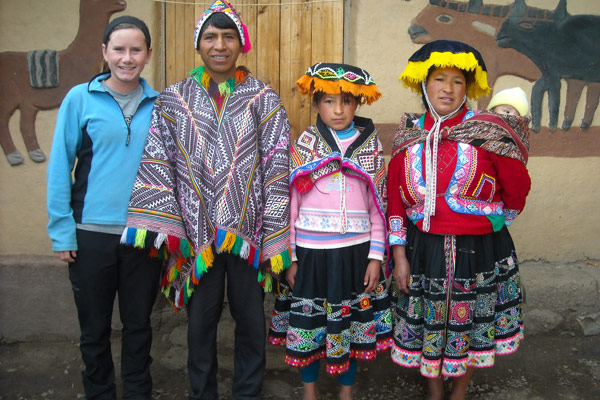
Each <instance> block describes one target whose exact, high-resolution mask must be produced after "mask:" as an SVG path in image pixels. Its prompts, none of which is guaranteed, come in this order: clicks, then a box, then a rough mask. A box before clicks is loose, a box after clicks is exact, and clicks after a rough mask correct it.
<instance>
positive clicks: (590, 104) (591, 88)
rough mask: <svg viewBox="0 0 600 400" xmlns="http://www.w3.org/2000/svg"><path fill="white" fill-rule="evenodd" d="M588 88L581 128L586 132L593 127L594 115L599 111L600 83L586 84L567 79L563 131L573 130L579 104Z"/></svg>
mask: <svg viewBox="0 0 600 400" xmlns="http://www.w3.org/2000/svg"><path fill="white" fill-rule="evenodd" d="M586 86H587V92H586V96H585V109H584V112H583V119H582V120H581V124H580V125H579V127H580V128H581V129H582V130H586V129H588V128H589V127H590V126H592V122H593V120H594V114H595V113H596V110H597V109H598V102H599V100H600V82H585V81H579V80H575V79H567V99H566V101H565V103H566V105H565V111H564V119H563V123H562V126H561V129H562V130H563V131H566V130H569V128H571V125H572V124H573V119H574V118H575V111H576V110H577V103H578V102H579V98H580V97H581V92H582V91H583V88H584V87H586Z"/></svg>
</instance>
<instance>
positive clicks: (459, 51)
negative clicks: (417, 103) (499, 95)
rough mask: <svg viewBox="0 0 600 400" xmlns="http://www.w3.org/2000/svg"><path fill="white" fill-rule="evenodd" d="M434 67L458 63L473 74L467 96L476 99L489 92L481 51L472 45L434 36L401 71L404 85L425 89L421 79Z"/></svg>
mask: <svg viewBox="0 0 600 400" xmlns="http://www.w3.org/2000/svg"><path fill="white" fill-rule="evenodd" d="M431 67H441V68H447V67H456V68H458V69H461V70H463V71H466V72H469V73H472V74H473V78H474V81H473V82H471V83H470V84H469V86H468V87H467V96H468V97H469V98H471V99H473V100H477V99H478V98H479V97H481V96H483V95H485V96H487V94H488V93H489V92H490V87H489V86H488V83H487V69H486V68H485V63H484V61H483V58H482V57H481V54H479V52H478V51H477V50H475V49H474V48H473V47H471V46H469V45H468V44H465V43H462V42H455V41H452V40H435V41H433V42H429V43H427V44H425V45H423V47H421V48H420V49H419V50H417V51H416V52H415V53H414V54H413V55H412V56H410V58H409V59H408V65H407V66H406V68H405V69H404V72H402V74H401V75H400V78H399V79H400V81H402V83H403V84H404V86H405V87H407V88H410V89H411V90H412V91H414V92H416V93H422V89H421V82H423V81H424V80H425V79H427V74H428V73H429V69H430V68H431Z"/></svg>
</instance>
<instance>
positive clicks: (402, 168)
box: [388, 109, 531, 245]
mask: <svg viewBox="0 0 600 400" xmlns="http://www.w3.org/2000/svg"><path fill="white" fill-rule="evenodd" d="M472 115H473V113H472V112H471V111H467V110H466V109H464V110H463V111H462V112H460V113H459V114H458V115H456V116H455V117H453V118H451V119H449V120H447V121H445V123H444V124H443V125H442V129H444V128H446V127H452V126H454V125H457V124H459V123H461V122H462V121H463V120H465V119H466V118H468V117H470V116H472ZM403 120H404V119H403ZM407 122H408V123H410V122H409V121H407ZM411 122H412V123H413V124H414V125H415V128H420V129H423V128H424V129H425V130H429V129H430V128H431V127H432V126H433V119H432V118H431V117H430V115H429V114H428V113H427V114H426V115H425V116H424V117H423V116H422V117H421V118H420V119H419V120H416V121H411ZM404 128H406V127H404V126H400V128H399V129H404ZM442 137H443V136H442ZM426 146H427V145H426V144H425V143H424V142H422V141H421V142H419V143H415V144H412V145H410V146H408V147H407V148H406V149H404V150H401V151H399V152H397V153H396V152H395V153H396V154H395V155H394V157H393V158H392V160H391V161H390V164H389V169H388V226H389V236H388V238H389V244H390V245H404V244H406V226H407V224H408V220H410V221H412V222H411V223H415V224H416V225H417V227H418V228H419V229H421V230H422V224H423V217H424V214H423V204H424V201H425V182H426V179H427V176H425V147H426ZM530 187H531V180H530V178H529V174H528V172H527V169H526V167H525V165H524V164H523V162H522V161H520V160H518V159H515V158H510V157H505V156H500V155H497V154H495V153H492V152H489V151H486V150H483V149H482V148H480V147H477V146H475V145H473V144H467V143H461V142H456V141H452V140H448V139H442V140H441V142H440V144H439V148H438V164H437V185H436V193H437V196H436V211H435V215H434V216H432V217H431V226H430V229H429V232H430V233H433V234H446V235H482V234H487V233H491V232H493V231H498V230H500V229H501V228H502V226H503V225H504V224H507V225H508V224H509V223H510V222H511V221H512V220H513V219H514V218H515V217H516V216H517V215H518V214H519V213H520V212H521V210H522V209H523V207H524V206H525V198H526V197H527V194H528V193H529V189H530Z"/></svg>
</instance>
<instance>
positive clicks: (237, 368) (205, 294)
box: [187, 253, 266, 400]
mask: <svg viewBox="0 0 600 400" xmlns="http://www.w3.org/2000/svg"><path fill="white" fill-rule="evenodd" d="M226 275H227V298H228V300H229V309H230V311H231V315H232V316H233V319H234V321H235V343H234V372H233V388H232V395H233V398H234V399H237V400H239V399H259V398H260V392H261V389H262V379H263V374H264V371H265V362H266V361H265V340H266V327H265V314H264V307H263V300H264V292H263V289H262V287H261V286H260V284H259V283H258V282H257V280H256V279H257V275H258V273H257V271H256V270H255V269H254V268H252V267H251V266H249V265H248V261H246V260H243V259H241V258H239V257H238V256H235V255H232V254H228V253H223V254H219V255H217V256H216V257H215V261H214V264H213V267H212V268H211V269H209V272H208V273H207V274H206V275H204V277H202V279H200V284H199V285H198V287H197V288H196V289H195V290H194V293H193V294H192V297H191V298H190V300H189V303H188V307H187V311H188V352H189V353H188V372H189V375H190V383H191V386H192V394H191V396H190V397H189V399H190V400H198V399H203V400H204V399H210V400H216V399H217V398H218V395H217V370H218V362H217V325H218V323H219V319H220V318H221V310H222V309H223V299H224V291H225V280H226V279H225V276H226Z"/></svg>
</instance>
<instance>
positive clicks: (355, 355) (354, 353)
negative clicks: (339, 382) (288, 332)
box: [267, 335, 393, 375]
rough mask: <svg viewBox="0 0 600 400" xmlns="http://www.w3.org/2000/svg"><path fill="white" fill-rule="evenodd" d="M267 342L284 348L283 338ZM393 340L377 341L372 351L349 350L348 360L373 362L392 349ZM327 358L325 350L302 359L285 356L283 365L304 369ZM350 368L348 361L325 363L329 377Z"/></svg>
mask: <svg viewBox="0 0 600 400" xmlns="http://www.w3.org/2000/svg"><path fill="white" fill-rule="evenodd" d="M267 340H268V342H269V343H270V344H272V345H275V346H285V342H286V339H285V337H277V336H273V335H269V336H268V339H267ZM392 345H393V339H392V338H386V339H383V340H378V341H377V345H376V347H375V349H372V350H353V349H351V350H350V358H351V359H355V360H361V361H373V360H375V357H376V356H377V354H378V353H383V352H385V351H388V350H390V349H391V348H392ZM324 358H327V350H326V349H321V350H320V351H317V352H315V353H313V354H312V355H310V356H308V357H306V358H303V357H293V356H291V355H289V354H286V355H285V363H286V364H287V365H289V366H290V367H295V368H304V367H307V366H309V365H310V364H312V363H313V362H315V361H317V360H320V359H324ZM349 367H350V362H349V360H346V361H345V362H343V363H341V364H329V363H327V373H328V374H330V375H339V374H343V373H345V372H346V371H348V368H349Z"/></svg>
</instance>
